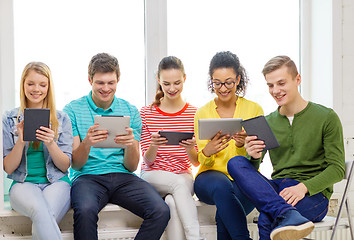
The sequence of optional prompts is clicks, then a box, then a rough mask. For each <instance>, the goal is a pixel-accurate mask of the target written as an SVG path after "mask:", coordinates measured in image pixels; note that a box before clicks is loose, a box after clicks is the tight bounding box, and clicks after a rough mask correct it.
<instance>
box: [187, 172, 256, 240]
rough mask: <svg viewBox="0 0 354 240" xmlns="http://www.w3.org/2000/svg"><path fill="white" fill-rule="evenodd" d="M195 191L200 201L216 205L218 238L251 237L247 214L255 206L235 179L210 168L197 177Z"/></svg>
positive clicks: (221, 239) (227, 239) (223, 239)
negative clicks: (232, 179) (242, 191)
mask: <svg viewBox="0 0 354 240" xmlns="http://www.w3.org/2000/svg"><path fill="white" fill-rule="evenodd" d="M194 191H195V193H196V194H197V196H198V198H199V200H200V201H202V202H205V203H206V204H210V205H216V216H215V220H216V226H217V239H218V240H231V239H232V240H235V239H250V237H249V232H248V229H247V219H246V216H247V214H249V213H250V212H251V211H252V210H253V209H254V206H253V205H252V203H251V202H250V201H249V200H248V199H247V198H246V197H245V196H244V195H243V194H242V193H241V191H240V190H239V188H238V186H237V185H236V184H235V182H234V181H231V180H230V179H229V178H228V177H227V176H226V175H225V174H224V173H222V172H219V171H215V170H209V171H205V172H202V173H200V174H199V175H198V176H197V177H196V179H195V182H194Z"/></svg>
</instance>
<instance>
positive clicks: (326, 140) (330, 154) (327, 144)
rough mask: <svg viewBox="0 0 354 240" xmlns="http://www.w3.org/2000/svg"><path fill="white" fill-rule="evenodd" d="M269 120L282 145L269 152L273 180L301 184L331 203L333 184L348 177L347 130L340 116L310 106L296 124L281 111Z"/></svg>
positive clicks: (312, 193)
mask: <svg viewBox="0 0 354 240" xmlns="http://www.w3.org/2000/svg"><path fill="white" fill-rule="evenodd" d="M266 119H267V121H268V123H269V125H270V127H271V128H272V130H273V132H274V135H275V136H276V138H277V140H278V142H279V144H280V147H278V148H275V149H272V150H270V151H269V156H270V159H271V162H272V165H273V173H272V179H279V178H291V179H294V180H297V181H300V182H302V183H304V184H305V186H306V187H307V189H308V191H309V195H310V196H311V195H314V194H317V193H319V192H322V193H323V195H325V196H326V197H327V198H328V199H329V198H330V197H331V195H332V193H333V184H334V183H336V182H339V181H341V180H342V179H343V176H344V173H345V160H344V159H345V157H344V144H343V129H342V124H341V122H340V120H339V118H338V116H337V114H336V113H335V112H334V111H333V110H332V109H330V108H327V107H324V106H322V105H319V104H315V103H312V102H309V103H308V105H307V106H306V108H305V109H304V110H302V111H301V112H299V113H297V114H295V116H294V119H293V122H292V124H290V122H289V119H288V118H287V117H286V116H283V115H281V114H280V113H279V111H278V110H277V111H275V112H273V113H271V114H269V115H268V116H266Z"/></svg>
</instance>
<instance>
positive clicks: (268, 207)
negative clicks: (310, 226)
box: [227, 156, 328, 240]
mask: <svg viewBox="0 0 354 240" xmlns="http://www.w3.org/2000/svg"><path fill="white" fill-rule="evenodd" d="M227 168H228V172H229V174H230V175H231V177H232V178H233V179H234V180H235V182H236V184H237V185H238V186H239V188H240V190H241V191H242V192H243V193H244V195H245V196H247V197H248V198H249V199H250V201H252V203H253V204H254V205H255V206H256V208H257V210H258V211H259V212H260V215H259V219H258V228H259V236H260V239H261V240H265V239H270V233H271V231H272V230H273V228H274V226H272V223H273V222H274V220H275V219H276V218H277V216H279V215H280V214H282V213H284V212H285V211H287V210H289V209H296V210H297V211H299V212H300V213H301V215H302V216H304V217H306V218H307V219H309V220H310V221H312V222H318V221H321V220H322V219H323V218H324V217H325V216H326V214H327V210H328V199H327V198H326V197H325V196H324V195H323V194H322V193H317V194H315V195H312V196H309V195H305V197H304V198H303V199H302V200H300V201H299V202H298V203H297V204H296V206H295V207H293V206H292V205H290V204H288V203H287V202H286V201H285V200H284V199H283V198H282V197H280V196H279V192H281V191H282V190H283V189H284V188H287V187H291V186H294V185H297V184H298V183H299V181H296V180H293V179H290V178H283V179H274V180H268V179H267V178H265V177H264V176H263V175H262V174H261V173H260V172H259V171H257V170H256V169H255V168H254V167H253V165H252V164H251V163H250V161H249V160H248V159H247V158H245V157H243V156H236V157H234V158H232V159H230V161H229V162H228V166H227Z"/></svg>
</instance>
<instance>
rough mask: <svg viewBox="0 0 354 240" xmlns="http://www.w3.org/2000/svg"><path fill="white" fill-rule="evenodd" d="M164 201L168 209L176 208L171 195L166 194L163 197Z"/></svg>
mask: <svg viewBox="0 0 354 240" xmlns="http://www.w3.org/2000/svg"><path fill="white" fill-rule="evenodd" d="M165 202H166V204H167V206H168V207H169V208H170V209H171V208H176V203H175V200H174V199H173V196H172V195H171V194H167V196H166V197H165Z"/></svg>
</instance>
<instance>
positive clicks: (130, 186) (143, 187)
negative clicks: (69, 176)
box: [71, 173, 170, 240]
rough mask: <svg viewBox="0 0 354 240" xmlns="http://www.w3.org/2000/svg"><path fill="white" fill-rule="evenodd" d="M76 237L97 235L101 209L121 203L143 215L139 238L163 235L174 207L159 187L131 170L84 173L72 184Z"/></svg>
mask: <svg viewBox="0 0 354 240" xmlns="http://www.w3.org/2000/svg"><path fill="white" fill-rule="evenodd" d="M71 201H72V207H73V209H74V238H75V240H90V239H97V238H98V237H97V221H98V213H99V212H100V211H101V209H102V208H104V207H105V206H106V205H107V203H113V204H117V205H119V206H121V207H123V208H125V209H127V210H129V211H131V212H132V213H134V214H136V215H138V216H139V217H141V218H143V219H144V221H143V223H142V225H141V227H140V230H139V232H138V234H137V235H136V237H135V239H142V240H146V239H156V240H158V239H160V237H161V235H162V233H163V231H164V230H165V227H166V226H167V223H168V221H169V219H170V210H169V208H168V206H167V205H166V203H165V202H164V201H163V200H162V198H161V197H160V195H159V194H158V193H157V192H156V191H155V189H154V188H153V187H152V186H151V185H150V184H149V183H147V182H146V181H144V180H142V179H140V178H138V177H137V176H135V175H133V174H129V173H109V174H102V175H82V176H80V177H78V178H77V179H76V180H75V181H74V182H73V185H72V188H71Z"/></svg>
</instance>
